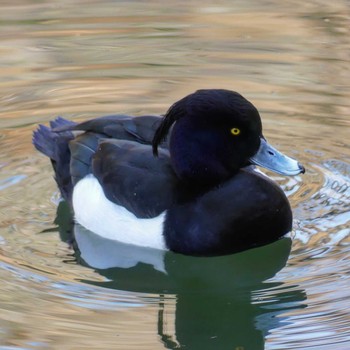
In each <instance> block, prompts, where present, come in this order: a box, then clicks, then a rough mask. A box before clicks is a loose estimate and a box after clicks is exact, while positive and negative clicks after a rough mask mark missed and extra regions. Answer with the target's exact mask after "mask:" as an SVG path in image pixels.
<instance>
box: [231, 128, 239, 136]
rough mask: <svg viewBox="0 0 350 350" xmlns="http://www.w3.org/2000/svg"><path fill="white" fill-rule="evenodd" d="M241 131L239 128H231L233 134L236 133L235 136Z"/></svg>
mask: <svg viewBox="0 0 350 350" xmlns="http://www.w3.org/2000/svg"><path fill="white" fill-rule="evenodd" d="M240 133H241V130H240V129H238V128H232V129H231V134H232V135H234V136H237V135H239V134H240Z"/></svg>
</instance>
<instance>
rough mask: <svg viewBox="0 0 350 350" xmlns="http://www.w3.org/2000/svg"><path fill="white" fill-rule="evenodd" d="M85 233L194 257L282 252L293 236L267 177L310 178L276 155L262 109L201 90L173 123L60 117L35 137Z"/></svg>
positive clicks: (230, 94)
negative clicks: (278, 248) (281, 243)
mask: <svg viewBox="0 0 350 350" xmlns="http://www.w3.org/2000/svg"><path fill="white" fill-rule="evenodd" d="M33 144H34V146H35V148H36V149H37V150H38V151H40V152H41V153H43V154H44V155H45V156H47V157H49V158H50V160H51V164H52V167H53V170H54V174H55V180H56V183H57V186H58V188H59V190H60V193H61V196H62V198H63V199H64V200H65V201H67V202H68V203H69V205H70V207H71V210H72V212H73V214H74V220H75V222H76V224H77V225H81V226H83V227H84V228H86V229H87V230H90V231H92V232H94V233H95V234H97V235H99V236H101V237H103V238H106V239H110V240H115V241H118V242H121V243H125V244H128V245H134V246H139V247H144V248H152V249H158V250H170V251H173V252H175V253H181V254H185V255H192V256H203V257H204V256H207V257H209V256H220V255H227V254H233V253H237V252H241V251H244V250H247V249H251V248H254V247H258V246H262V245H266V244H269V243H272V242H274V241H276V240H278V239H280V238H281V237H283V236H285V235H286V234H287V233H288V232H290V231H291V229H292V222H293V215H292V210H291V206H290V203H289V201H288V198H287V197H286V195H285V193H284V192H283V190H282V189H281V187H280V186H279V185H278V184H277V183H275V182H274V181H273V180H271V179H270V178H269V177H267V176H266V175H265V174H263V173H262V172H261V171H257V170H258V169H257V168H256V166H259V167H263V168H266V169H268V170H270V171H272V172H275V173H278V174H281V175H286V176H295V175H298V174H301V173H304V172H305V168H304V167H303V166H302V165H301V164H300V163H299V162H298V161H297V160H295V159H293V158H291V157H288V156H286V155H284V154H283V153H281V152H279V151H278V150H277V149H276V148H274V147H273V146H271V145H270V144H269V143H268V141H267V140H266V138H265V137H264V136H263V131H262V121H261V118H260V115H259V112H258V110H257V109H256V108H255V106H254V105H253V104H252V103H251V102H249V101H248V100H247V99H246V98H244V97H243V96H242V95H241V94H239V93H237V92H235V91H231V90H226V89H202V90H197V91H195V92H193V93H191V94H189V95H187V96H185V97H183V98H181V99H180V100H178V101H177V102H175V103H174V104H173V105H171V106H170V108H169V109H168V110H167V112H166V113H165V114H164V115H163V116H154V115H143V116H136V117H135V116H129V115H124V114H116V115H108V116H103V117H99V118H94V119H91V120H87V121H83V122H81V123H76V122H73V121H69V120H66V119H64V118H62V117H57V118H56V119H54V120H53V121H51V122H50V126H45V125H39V126H38V128H37V130H35V131H34V133H33Z"/></svg>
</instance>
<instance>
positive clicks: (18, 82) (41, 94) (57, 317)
mask: <svg viewBox="0 0 350 350" xmlns="http://www.w3.org/2000/svg"><path fill="white" fill-rule="evenodd" d="M349 18H350V12H349V7H348V3H347V1H333V2H332V3H329V2H327V1H322V0H316V1H313V2H307V3H305V2H302V1H300V0H293V1H289V2H285V3H281V2H276V1H269V2H266V1H263V2H261V1H254V0H251V1H237V2H234V3H233V2H230V1H226V0H221V1H219V2H218V3H217V4H213V3H212V2H209V1H207V0H205V1H201V2H200V3H198V1H194V0H190V1H174V2H171V3H167V4H166V6H164V5H163V4H162V3H160V2H156V1H149V2H143V1H132V2H130V1H118V2H113V1H102V2H97V1H85V0H79V1H75V2H73V3H72V2H69V1H50V2H47V1H43V2H36V1H30V0H28V1H25V0H21V1H16V3H13V2H6V1H5V2H2V3H1V4H0V28H1V31H0V43H1V45H0V52H1V55H0V105H1V110H0V279H1V281H2V285H1V287H0V309H1V313H0V314H1V316H0V340H1V344H2V345H3V346H4V347H5V346H7V347H17V348H25V349H37V348H49V349H62V348H63V349H85V348H90V349H93V348H96V349H110V348H118V349H123V350H124V349H164V348H176V347H178V348H179V347H180V348H187V349H188V348H194V349H195V348H201V349H205V348H208V349H209V348H213V347H214V346H216V348H237V349H241V348H244V349H263V348H266V349H281V348H290V349H292V348H306V347H307V346H314V347H315V348H316V347H318V346H323V347H322V349H332V350H333V349H335V347H336V345H335V344H337V343H339V344H341V347H339V349H344V348H346V347H348V346H349V341H348V339H349V334H350V328H349V324H350V322H349V321H350V316H349V312H348V307H347V306H348V303H349V293H348V287H347V286H348V263H349V261H348V260H349V259H348V256H349V254H348V252H349V248H348V247H349V236H350V235H349V233H350V232H349V228H348V227H349V222H350V213H349V209H348V206H349V202H350V194H349V191H348V189H349V186H350V178H349V171H350V170H349V169H350V166H349V164H350V147H349V129H350V125H349V123H350V122H349V109H350V108H349V106H350V103H349V101H350V98H349V97H350V93H349V91H350V85H349V83H348V82H349V78H350V74H349V68H348V67H349V56H348V53H349V49H350V42H349V25H348V23H349ZM208 87H220V88H228V89H233V90H238V91H239V92H241V93H242V94H243V95H244V96H246V97H247V98H248V99H250V100H251V101H252V102H253V103H254V104H255V105H256V106H257V108H258V109H259V111H260V112H261V115H262V118H263V122H264V130H265V131H264V133H265V136H266V137H267V138H268V139H269V140H270V141H271V143H273V144H274V145H276V146H277V147H278V148H280V149H281V150H282V151H285V152H286V153H289V154H291V155H292V156H294V157H296V158H298V159H300V161H301V162H302V163H303V164H304V165H305V166H306V167H307V173H306V174H305V175H304V176H302V177H301V176H300V177H296V178H288V179H286V178H282V177H276V176H274V178H275V180H276V181H278V182H279V183H280V184H281V186H282V187H283V189H284V190H285V191H286V193H287V194H288V196H289V198H290V201H291V204H292V207H293V210H294V216H295V223H294V232H293V237H294V240H293V246H292V251H291V254H290V255H289V260H288V262H287V265H286V266H285V267H284V264H285V263H286V260H287V259H288V254H289V252H287V253H286V254H285V256H284V260H283V259H281V263H280V264H277V266H275V269H274V270H273V271H272V272H271V271H270V272H271V273H270V274H267V275H264V273H267V272H268V271H269V270H268V268H267V267H266V266H265V265H263V264H262V263H258V262H255V264H256V265H254V266H253V267H254V268H253V270H255V268H256V271H258V272H259V271H260V272H261V273H262V275H261V276H260V279H259V280H253V281H252V280H250V279H249V278H248V282H249V283H247V285H245V286H243V287H242V286H237V285H235V286H234V288H233V287H232V288H231V289H230V288H228V287H227V286H226V287H225V284H223V285H221V283H223V282H225V281H226V280H228V281H230V282H232V283H233V282H235V283H238V282H237V279H235V278H236V277H237V276H236V275H235V278H231V276H230V272H231V273H232V271H233V272H237V273H238V272H239V271H241V272H242V271H244V272H242V275H241V276H243V277H246V278H247V275H249V274H247V271H246V270H241V269H238V270H232V271H231V267H226V268H220V264H218V263H214V262H213V261H212V262H213V263H212V266H206V268H205V269H204V268H203V269H204V272H206V273H205V274H204V276H203V275H201V274H199V272H200V268H199V267H198V266H204V265H205V263H203V265H201V264H198V262H197V260H195V259H194V260H191V259H189V260H188V261H187V260H186V259H185V258H183V259H184V261H182V260H181V257H176V256H175V257H174V256H172V255H166V257H165V265H164V266H165V267H168V268H169V266H170V267H171V268H172V270H171V271H170V272H168V275H166V274H164V272H161V271H159V270H157V269H154V268H152V267H151V266H150V265H142V264H139V265H136V266H133V267H130V268H129V269H127V270H125V269H120V268H119V269H118V268H116V267H115V266H114V268H112V267H111V269H101V268H100V269H99V268H98V267H96V266H94V265H93V264H91V263H90V267H87V266H85V264H86V263H87V264H89V263H88V262H87V261H84V259H83V258H84V255H82V257H81V258H82V261H81V263H82V265H80V264H78V263H77V259H78V258H79V257H77V256H76V254H75V253H74V251H73V250H72V249H71V248H70V247H69V246H68V245H67V244H66V243H64V242H62V241H61V240H60V239H59V238H58V231H57V229H56V228H54V225H53V223H52V221H53V219H54V217H55V214H56V209H57V202H58V197H57V192H56V188H55V184H54V181H53V180H52V171H51V168H50V165H49V164H48V162H47V160H46V159H44V157H42V156H41V155H39V154H37V153H36V152H35V151H34V150H33V148H32V146H31V132H32V130H33V129H34V128H35V125H36V124H37V123H39V122H47V121H48V120H50V119H52V118H53V117H55V116H57V115H62V116H65V117H67V118H73V119H84V118H90V117H93V116H98V115H103V114H111V113H128V114H132V115H140V114H146V113H147V114H149V113H151V114H162V113H164V112H165V111H166V110H167V108H168V107H169V106H170V105H171V104H172V103H173V102H174V101H176V100H177V99H178V98H180V97H182V96H184V95H185V94H187V93H189V92H192V91H194V90H196V89H198V88H208ZM50 230H51V232H48V231H50ZM63 241H64V239H63ZM115 249H117V248H115ZM278 251H279V250H277V252H278ZM267 252H269V251H267ZM249 254H250V253H249ZM249 254H247V255H245V256H246V258H245V259H246V260H244V259H243V260H242V261H243V262H242V263H241V265H245V264H248V265H249V263H250V262H254V261H255V260H254V259H253V258H252V257H251V255H249ZM252 254H253V256H254V257H259V254H262V253H259V254H258V253H256V254H254V252H253V253H252ZM85 257H86V256H85ZM178 259H180V260H178ZM192 259H193V258H192ZM233 259H236V257H233ZM78 260H79V259H78ZM185 260H186V261H185ZM228 261H229V262H230V263H232V264H233V262H232V261H231V260H228ZM171 262H173V263H171ZM265 262H266V263H268V262H272V263H273V262H276V251H275V250H273V252H269V254H268V256H267V257H265ZM282 262H283V263H282ZM100 263H101V261H100ZM185 263H186V266H187V269H188V270H190V267H191V268H192V269H193V270H192V273H193V274H192V275H191V278H188V279H186V280H185V281H184V279H183V278H182V277H183V276H182V275H181V272H182V271H186V267H183V265H182V264H185ZM167 264H168V265H167ZM209 265H210V264H209ZM230 266H231V265H230ZM197 269H198V270H197ZM187 272H190V271H187ZM220 272H224V273H227V274H228V276H229V277H227V275H224V276H223V277H222V278H221V279H220V276H221V275H220ZM276 273H277V274H276ZM275 274H276V275H275ZM274 275H275V276H274ZM167 276H168V277H169V276H170V277H171V278H170V279H167ZM215 277H217V278H216V279H215ZM164 279H165V282H166V283H165V282H164ZM266 279H267V281H265V280H266ZM169 280H170V281H175V282H176V283H178V285H175V287H174V286H173V285H170V286H169V285H168V283H169ZM210 281H211V282H210ZM205 282H206V283H207V284H205ZM163 283H165V284H163ZM202 283H204V285H202ZM238 284H239V283H238ZM179 285H180V287H179ZM201 286H202V290H200V289H199V290H198V288H199V287H201ZM208 290H211V295H207V294H206V293H208ZM221 293H223V294H224V295H222V294H221ZM225 293H226V294H225ZM186 346H187V347H186Z"/></svg>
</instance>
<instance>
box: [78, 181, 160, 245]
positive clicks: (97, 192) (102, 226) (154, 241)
mask: <svg viewBox="0 0 350 350" xmlns="http://www.w3.org/2000/svg"><path fill="white" fill-rule="evenodd" d="M73 209H74V214H75V220H76V221H77V222H78V223H79V224H80V225H82V226H84V227H85V228H87V229H88V230H90V231H92V232H94V233H96V234H97V235H99V236H101V237H104V238H108V239H112V240H116V241H119V242H123V243H126V244H134V245H137V246H142V247H150V248H155V249H166V246H165V241H164V237H163V222H164V217H165V212H163V213H162V214H160V215H159V216H157V217H155V218H152V219H139V218H137V217H136V216H135V215H134V214H133V213H131V212H129V211H128V210H127V209H125V208H124V207H122V206H119V205H116V204H114V203H113V202H111V201H110V200H108V199H107V198H106V196H105V195H104V193H103V189H102V187H101V185H100V183H99V182H98V180H97V179H96V178H95V177H94V176H93V175H88V176H86V177H85V178H84V179H82V180H80V181H79V182H78V183H77V184H76V185H75V187H74V191H73Z"/></svg>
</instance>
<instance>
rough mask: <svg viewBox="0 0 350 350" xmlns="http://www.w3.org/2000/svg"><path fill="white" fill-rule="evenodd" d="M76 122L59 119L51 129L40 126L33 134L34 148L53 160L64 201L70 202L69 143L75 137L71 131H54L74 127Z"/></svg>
mask: <svg viewBox="0 0 350 350" xmlns="http://www.w3.org/2000/svg"><path fill="white" fill-rule="evenodd" d="M74 124H75V123H74V122H71V121H69V120H66V119H64V118H61V117H57V118H56V119H55V120H53V121H51V122H50V127H51V128H49V127H47V126H45V125H39V127H38V129H37V130H35V131H34V132H33V145H34V147H35V148H36V149H37V150H38V151H39V152H41V153H43V154H44V155H46V156H47V157H49V158H50V159H51V162H52V166H53V168H54V171H55V180H56V182H57V185H58V188H59V189H60V191H61V195H62V197H63V198H64V199H66V200H68V201H70V199H71V195H72V187H73V186H72V180H71V174H70V158H71V154H70V150H69V141H71V140H72V139H73V138H74V136H73V133H72V132H70V131H65V132H60V133H58V132H55V131H53V130H52V129H54V128H56V127H61V126H64V125H74Z"/></svg>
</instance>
